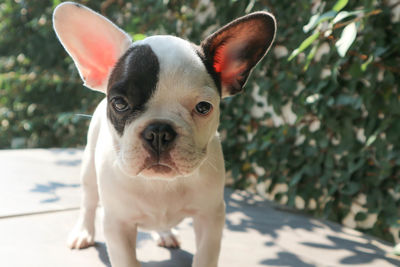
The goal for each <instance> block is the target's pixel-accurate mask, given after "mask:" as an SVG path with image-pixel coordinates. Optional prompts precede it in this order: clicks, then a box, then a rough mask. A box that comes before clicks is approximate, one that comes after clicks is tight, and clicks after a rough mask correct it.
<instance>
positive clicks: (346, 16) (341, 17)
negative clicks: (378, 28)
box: [332, 10, 365, 24]
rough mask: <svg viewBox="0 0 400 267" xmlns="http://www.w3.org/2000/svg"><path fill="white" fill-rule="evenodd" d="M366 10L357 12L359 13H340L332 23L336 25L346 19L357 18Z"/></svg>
mask: <svg viewBox="0 0 400 267" xmlns="http://www.w3.org/2000/svg"><path fill="white" fill-rule="evenodd" d="M364 12H365V11H364V10H357V11H352V12H347V11H340V12H339V13H337V15H336V16H335V18H334V19H333V21H332V23H333V24H336V23H338V22H339V21H342V20H344V19H345V18H348V17H351V16H355V15H358V14H361V13H364Z"/></svg>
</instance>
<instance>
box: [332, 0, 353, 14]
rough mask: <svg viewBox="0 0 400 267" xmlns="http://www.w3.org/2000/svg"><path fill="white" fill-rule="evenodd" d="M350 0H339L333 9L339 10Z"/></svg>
mask: <svg viewBox="0 0 400 267" xmlns="http://www.w3.org/2000/svg"><path fill="white" fill-rule="evenodd" d="M348 2H349V0H338V1H337V2H336V4H335V5H334V6H333V8H332V9H333V10H335V11H336V12H339V11H340V10H342V9H343V8H344V7H345V6H346V5H347V3H348Z"/></svg>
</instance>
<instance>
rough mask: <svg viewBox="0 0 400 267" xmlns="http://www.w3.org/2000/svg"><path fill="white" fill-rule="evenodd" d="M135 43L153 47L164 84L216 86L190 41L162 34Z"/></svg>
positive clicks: (160, 79) (160, 80) (161, 81)
mask: <svg viewBox="0 0 400 267" xmlns="http://www.w3.org/2000/svg"><path fill="white" fill-rule="evenodd" d="M134 45H149V46H150V47H151V49H152V51H153V52H154V54H155V55H156V56H157V58H158V62H159V67H160V69H159V82H160V84H162V85H163V86H171V85H172V86H177V85H181V86H182V87H184V88H190V87H201V86H205V85H208V86H212V87H214V84H213V81H212V79H211V77H210V75H209V74H208V73H207V70H206V68H205V65H204V63H203V62H202V60H201V58H200V56H199V55H198V54H197V52H196V46H194V45H193V44H191V43H190V42H188V41H185V40H183V39H181V38H178V37H174V36H169V35H161V36H151V37H148V38H146V39H144V40H142V41H139V42H136V43H135V44H134ZM171 83H173V84H171ZM177 83H178V84H177Z"/></svg>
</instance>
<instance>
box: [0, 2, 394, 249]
mask: <svg viewBox="0 0 400 267" xmlns="http://www.w3.org/2000/svg"><path fill="white" fill-rule="evenodd" d="M60 2H61V1H57V0H53V1H48V0H47V1H46V0H29V1H28V0H26V1H24V0H13V1H11V0H5V1H2V3H1V4H0V18H1V20H0V147H1V148H10V147H11V148H19V147H54V146H56V147H69V146H83V145H84V143H85V139H86V131H87V125H88V123H89V120H88V118H87V117H85V116H81V115H79V114H91V113H92V112H93V110H94V108H95V106H96V104H97V103H98V102H99V101H100V99H101V98H102V97H104V96H103V95H101V94H100V93H96V92H93V91H90V90H88V89H85V88H83V86H82V82H81V81H80V80H79V75H78V73H77V71H76V69H75V66H74V65H73V62H72V60H71V59H70V58H69V57H68V55H67V54H66V52H65V51H64V49H63V48H62V47H61V45H60V44H59V42H58V41H57V39H56V36H55V34H54V32H53V30H52V23H51V14H52V11H53V9H54V7H55V6H56V5H57V4H58V3H60ZM80 2H81V3H83V4H85V5H87V6H89V7H91V8H93V9H94V10H100V11H101V13H102V14H103V15H106V16H107V17H109V18H110V19H111V20H112V21H114V22H115V23H116V24H117V25H119V26H120V27H121V28H123V29H125V30H126V31H127V32H128V33H130V34H131V35H132V36H133V37H134V39H141V38H143V37H145V36H148V35H153V34H172V35H177V36H181V37H183V38H186V39H189V40H191V41H194V42H197V43H199V42H200V41H201V40H202V38H204V37H205V36H206V35H207V34H209V33H211V32H212V31H214V30H216V29H217V28H218V27H219V26H222V25H223V24H225V23H227V22H229V21H231V20H232V19H234V18H236V17H239V16H242V15H244V14H246V13H249V12H251V11H256V10H268V11H270V12H272V13H273V14H275V16H276V18H277V21H278V32H277V36H276V41H275V44H274V46H273V48H272V49H271V51H270V52H269V55H268V56H267V57H266V58H265V59H264V60H263V61H262V63H261V64H259V65H258V66H257V68H256V70H255V71H254V72H253V74H252V76H251V78H250V80H249V81H248V83H247V86H246V88H245V93H243V94H242V95H240V96H236V97H232V98H229V99H227V100H226V101H224V102H223V103H222V110H223V114H222V119H221V127H220V130H221V134H222V136H223V139H224V141H223V147H224V153H225V159H226V165H227V169H228V170H229V171H230V173H231V176H232V177H233V179H232V181H231V182H232V183H233V185H234V186H236V187H239V188H249V187H250V188H253V189H254V190H257V191H258V192H259V193H261V194H265V195H266V196H267V197H269V198H271V199H275V200H277V201H279V202H281V203H284V204H288V205H289V206H293V207H296V208H298V209H301V210H305V211H307V212H309V213H312V214H314V215H316V216H319V217H324V218H329V219H332V220H334V221H338V222H342V223H344V224H345V225H348V226H351V227H355V228H358V229H360V230H363V231H365V232H368V233H371V234H374V235H377V236H380V237H383V238H385V239H387V240H390V241H393V240H394V241H398V238H399V231H398V230H399V229H400V221H399V219H400V214H399V213H400V210H399V204H400V178H399V174H400V167H399V166H400V105H399V100H400V93H399V84H400V36H399V35H400V23H399V16H400V15H399V13H400V10H399V8H400V3H399V1H389V0H388V1H385V0H361V1H344V0H339V1H318V0H314V1H309V0H299V1H289V0H287V1H278V0H261V1H257V0H241V1H239V0H222V1H213V2H210V1H207V0H191V1H181V0H163V1H160V0H148V1H121V0H114V1H112V0H111V1H110V0H108V1H100V0H99V1H94V0H93V1H88V0H87V1H80ZM396 10H397V11H396ZM396 12H397V13H396ZM288 59H290V60H288Z"/></svg>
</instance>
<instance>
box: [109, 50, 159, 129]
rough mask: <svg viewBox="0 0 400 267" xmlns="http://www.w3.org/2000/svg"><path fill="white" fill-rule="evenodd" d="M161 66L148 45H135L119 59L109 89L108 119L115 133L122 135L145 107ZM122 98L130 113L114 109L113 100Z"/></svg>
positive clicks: (154, 86) (155, 84) (111, 76)
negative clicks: (126, 126)
mask: <svg viewBox="0 0 400 267" xmlns="http://www.w3.org/2000/svg"><path fill="white" fill-rule="evenodd" d="M159 72H160V65H159V62H158V59H157V56H156V55H155V53H154V52H153V50H152V49H151V47H150V46H149V45H136V46H133V47H131V48H130V49H128V51H127V52H126V53H125V54H124V55H123V56H122V57H121V58H120V60H119V61H118V62H117V64H116V65H115V68H114V70H113V71H112V73H111V75H110V79H109V81H108V86H107V102H108V106H107V116H108V118H109V120H110V121H111V123H112V124H113V126H114V128H115V130H116V131H117V132H118V133H119V134H120V135H122V134H123V132H124V129H125V125H126V124H127V123H128V122H130V121H132V120H133V119H134V118H136V117H137V116H138V115H139V114H140V113H142V112H143V111H144V110H145V108H146V103H147V102H148V100H149V99H150V97H151V96H152V94H153V92H154V90H155V89H156V86H157V82H158V75H159ZM117 98H122V99H123V100H124V101H125V102H126V103H127V104H128V108H127V110H125V111H123V112H121V111H118V110H116V109H115V107H114V106H113V104H112V103H113V101H115V99H117Z"/></svg>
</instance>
